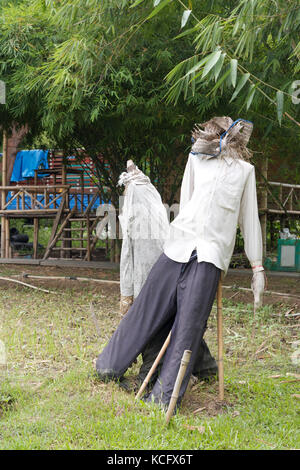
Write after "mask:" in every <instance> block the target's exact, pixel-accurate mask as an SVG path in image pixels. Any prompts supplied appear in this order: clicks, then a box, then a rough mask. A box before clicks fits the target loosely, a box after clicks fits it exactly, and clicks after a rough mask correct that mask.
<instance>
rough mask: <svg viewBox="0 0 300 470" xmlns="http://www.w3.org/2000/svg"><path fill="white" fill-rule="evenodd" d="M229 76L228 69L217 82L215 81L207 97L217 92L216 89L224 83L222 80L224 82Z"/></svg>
mask: <svg viewBox="0 0 300 470" xmlns="http://www.w3.org/2000/svg"><path fill="white" fill-rule="evenodd" d="M229 74H230V69H229V68H228V69H227V70H226V72H225V73H224V75H222V77H221V78H219V80H218V81H217V83H216V84H215V86H214V87H213V88H212V89H211V91H210V92H209V93H208V94H207V96H209V95H211V94H212V93H214V92H215V91H217V89H218V88H219V87H220V86H221V85H222V83H223V82H224V80H226V78H227V77H228V75H229Z"/></svg>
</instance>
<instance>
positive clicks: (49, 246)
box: [43, 201, 76, 259]
mask: <svg viewBox="0 0 300 470" xmlns="http://www.w3.org/2000/svg"><path fill="white" fill-rule="evenodd" d="M61 205H64V201H62V203H61ZM75 210H76V208H75V207H73V209H72V210H71V212H69V214H68V215H67V217H66V218H65V220H64V221H63V223H62V224H61V226H60V229H59V230H58V232H57V233H56V235H55V236H54V237H53V239H52V240H51V242H50V241H49V243H48V247H47V250H46V253H45V255H44V258H43V259H46V258H47V257H48V256H49V254H50V251H51V249H52V248H53V247H54V245H55V243H56V242H57V240H58V237H59V236H60V234H61V233H62V232H63V230H64V227H65V226H66V224H67V223H68V222H69V219H70V217H71V216H72V215H73V213H74V212H75ZM53 225H54V224H53ZM57 226H58V223H57ZM57 226H56V230H57ZM54 233H55V232H54ZM59 249H60V250H62V249H63V250H66V248H61V247H60V248H59ZM70 249H71V248H70ZM46 255H47V256H46Z"/></svg>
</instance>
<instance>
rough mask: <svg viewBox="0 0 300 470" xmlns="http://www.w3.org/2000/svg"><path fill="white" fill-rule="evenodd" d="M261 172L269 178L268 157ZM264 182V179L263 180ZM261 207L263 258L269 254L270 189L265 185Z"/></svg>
mask: <svg viewBox="0 0 300 470" xmlns="http://www.w3.org/2000/svg"><path fill="white" fill-rule="evenodd" d="M261 173H262V175H263V177H264V178H265V180H266V181H267V180H268V159H267V158H265V159H264V161H263V164H262V168H261ZM263 182H264V181H263ZM260 205H261V207H260V209H261V211H263V213H262V214H261V216H260V223H261V233H262V241H263V258H265V257H266V254H267V220H268V213H267V210H268V191H267V188H266V187H263V188H262V190H261V201H260Z"/></svg>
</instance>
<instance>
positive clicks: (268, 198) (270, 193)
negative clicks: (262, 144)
mask: <svg viewBox="0 0 300 470" xmlns="http://www.w3.org/2000/svg"><path fill="white" fill-rule="evenodd" d="M258 206H259V215H260V222H261V228H262V238H263V252H264V257H265V256H266V253H267V223H268V221H269V223H270V242H271V245H272V244H273V242H274V239H275V230H274V222H275V221H277V220H278V221H279V222H280V227H281V229H283V228H284V227H286V226H288V225H289V221H290V220H292V219H299V218H300V185H299V184H288V183H279V182H274V181H267V180H265V181H263V182H261V183H259V187H258Z"/></svg>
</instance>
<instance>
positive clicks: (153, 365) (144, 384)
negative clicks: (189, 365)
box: [135, 331, 171, 400]
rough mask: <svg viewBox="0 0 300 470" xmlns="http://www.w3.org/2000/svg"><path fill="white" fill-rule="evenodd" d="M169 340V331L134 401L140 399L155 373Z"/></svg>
mask: <svg viewBox="0 0 300 470" xmlns="http://www.w3.org/2000/svg"><path fill="white" fill-rule="evenodd" d="M170 340H171V331H170V333H169V334H168V336H167V339H166V340H165V342H164V344H163V346H162V348H161V350H160V351H159V353H158V355H157V357H156V359H155V361H154V362H153V364H152V367H151V369H150V370H149V372H148V374H147V375H146V378H145V380H144V382H143V383H142V385H141V388H140V389H139V391H138V393H137V394H136V396H135V399H136V400H138V399H139V398H141V396H142V394H143V392H144V390H145V389H146V387H147V385H148V383H149V381H150V379H151V377H152V375H153V374H154V372H155V370H156V368H157V366H158V364H159V363H160V360H161V358H162V357H163V355H164V354H165V352H166V349H167V347H168V346H169V343H170Z"/></svg>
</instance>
